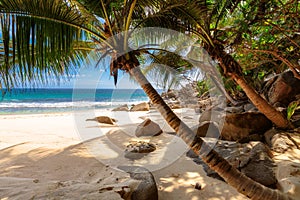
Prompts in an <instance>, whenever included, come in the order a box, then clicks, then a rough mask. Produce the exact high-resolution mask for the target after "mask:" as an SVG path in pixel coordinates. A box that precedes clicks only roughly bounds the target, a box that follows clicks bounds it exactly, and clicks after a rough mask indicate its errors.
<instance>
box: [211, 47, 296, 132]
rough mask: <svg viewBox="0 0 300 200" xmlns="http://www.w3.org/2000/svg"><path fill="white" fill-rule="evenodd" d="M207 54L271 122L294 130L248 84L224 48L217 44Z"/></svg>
mask: <svg viewBox="0 0 300 200" xmlns="http://www.w3.org/2000/svg"><path fill="white" fill-rule="evenodd" d="M206 50H207V52H208V53H209V54H210V55H211V56H212V57H213V58H214V59H217V60H218V61H219V65H220V66H221V68H222V70H223V73H224V75H226V76H229V77H230V78H232V79H233V80H234V81H235V82H236V83H237V84H238V85H239V86H241V88H242V89H243V90H244V92H245V93H246V95H247V96H248V98H249V99H250V100H251V102H252V103H253V105H254V106H256V108H257V109H258V110H259V111H260V112H261V113H263V114H264V115H265V116H266V117H267V118H268V119H269V120H271V121H272V122H273V123H274V124H275V125H276V126H277V127H279V128H284V129H286V128H292V125H291V124H290V122H289V121H288V120H287V118H286V117H284V116H283V115H282V114H281V113H280V112H279V111H277V110H276V109H275V108H274V107H273V106H271V105H270V104H269V103H268V102H267V101H266V100H265V99H264V98H262V97H261V96H260V95H259V94H258V93H257V92H256V91H255V89H254V88H252V87H251V86H250V85H248V84H247V82H246V80H245V79H244V78H243V75H242V71H241V70H242V68H241V66H240V65H239V63H237V62H236V61H235V60H234V58H233V57H232V56H231V55H230V54H228V53H226V52H225V51H224V50H223V47H222V46H220V45H218V44H216V45H215V47H211V46H206Z"/></svg>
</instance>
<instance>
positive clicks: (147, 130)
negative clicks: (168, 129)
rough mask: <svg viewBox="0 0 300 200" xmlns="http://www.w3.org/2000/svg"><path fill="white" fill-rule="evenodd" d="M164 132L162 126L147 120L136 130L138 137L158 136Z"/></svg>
mask: <svg viewBox="0 0 300 200" xmlns="http://www.w3.org/2000/svg"><path fill="white" fill-rule="evenodd" d="M162 132H163V131H162V130H161V128H160V126H159V125H158V124H157V123H155V122H153V121H151V119H149V118H147V119H145V120H144V121H143V122H142V123H141V124H139V125H138V127H137V128H136V130H135V135H136V136H137V137H142V136H158V135H160V134H161V133H162Z"/></svg>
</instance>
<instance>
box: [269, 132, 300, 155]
mask: <svg viewBox="0 0 300 200" xmlns="http://www.w3.org/2000/svg"><path fill="white" fill-rule="evenodd" d="M295 130H297V129H295ZM299 131H300V129H299ZM264 136H265V141H266V142H267V144H268V145H269V146H270V148H272V150H273V151H275V152H277V153H284V152H285V151H287V150H289V149H293V148H295V149H300V135H299V133H298V132H294V133H292V132H286V131H282V130H276V129H271V130H269V131H267V132H266V133H265V134H264Z"/></svg>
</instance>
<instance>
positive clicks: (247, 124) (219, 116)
mask: <svg viewBox="0 0 300 200" xmlns="http://www.w3.org/2000/svg"><path fill="white" fill-rule="evenodd" d="M205 121H209V122H215V123H216V124H217V126H218V128H219V130H220V132H221V138H222V139H224V140H229V141H237V140H241V139H243V138H245V137H248V136H249V135H251V134H261V133H264V132H265V131H267V130H269V129H270V128H271V127H272V123H271V121H270V120H269V119H268V118H266V117H265V116H264V115H263V114H261V113H258V112H244V113H226V112H225V111H222V110H206V111H205V112H203V114H202V115H201V116H200V118H199V123H200V124H201V123H203V122H205Z"/></svg>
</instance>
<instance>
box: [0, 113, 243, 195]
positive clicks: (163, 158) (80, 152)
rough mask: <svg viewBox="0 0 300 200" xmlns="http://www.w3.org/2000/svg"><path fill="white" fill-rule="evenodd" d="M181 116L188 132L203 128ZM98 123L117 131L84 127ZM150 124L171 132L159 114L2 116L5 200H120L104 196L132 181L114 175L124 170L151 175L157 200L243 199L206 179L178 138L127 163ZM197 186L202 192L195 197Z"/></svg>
mask: <svg viewBox="0 0 300 200" xmlns="http://www.w3.org/2000/svg"><path fill="white" fill-rule="evenodd" d="M178 113H179V116H181V118H182V119H184V121H186V122H187V123H188V124H189V125H193V124H196V122H197V120H198V116H197V115H195V113H194V112H193V111H188V110H187V111H186V112H184V113H182V112H179V111H178ZM95 115H106V116H111V117H113V118H116V119H117V120H118V122H117V125H116V126H114V125H103V124H98V123H96V122H93V121H85V120H86V119H87V118H92V117H94V116H95ZM147 116H148V117H149V116H151V117H150V118H151V119H152V120H154V121H156V122H159V123H160V125H161V127H162V128H163V130H164V131H165V132H171V131H172V130H171V129H170V127H169V126H168V125H167V124H166V123H165V122H164V121H163V120H162V119H161V118H160V116H159V114H158V113H156V112H154V111H150V112H110V111H109V110H104V111H103V110H102V111H96V114H95V113H76V114H72V113H64V114H36V115H5V116H0V199H3V200H4V199H106V200H108V199H121V198H120V195H119V194H118V193H116V192H114V191H106V192H102V193H99V189H101V188H105V187H106V186H107V185H116V184H118V183H120V182H122V180H125V179H126V178H127V177H128V174H126V173H124V172H120V171H117V170H115V169H114V166H117V165H120V164H123V165H124V164H125V165H130V164H134V165H140V166H144V167H147V168H148V169H150V170H152V173H153V175H154V177H155V180H156V183H157V186H158V189H159V199H166V200H169V199H183V200H185V199H186V200H190V199H192V200H196V199H210V200H213V199H224V200H225V199H226V200H228V199H230V200H238V199H245V197H244V196H242V195H240V194H238V193H237V192H236V191H235V189H233V188H231V187H230V186H228V185H227V184H226V183H224V182H222V181H218V180H215V179H212V178H210V177H207V176H206V175H205V172H204V171H203V169H202V167H201V166H199V165H196V164H195V163H194V162H193V161H192V160H191V159H189V158H187V157H186V156H185V150H186V146H185V145H184V144H183V142H181V140H179V139H178V138H177V137H175V136H173V135H170V134H162V135H160V136H158V137H156V138H153V139H151V142H152V143H155V144H156V145H157V147H158V148H157V150H156V151H154V152H152V153H150V154H148V155H147V156H145V157H144V158H142V159H140V160H136V161H130V160H128V159H125V158H124V155H123V153H124V148H125V147H126V144H128V142H129V141H132V140H137V138H135V137H134V130H135V128H136V125H137V124H138V123H140V122H142V121H143V120H142V118H145V117H147ZM143 140H146V141H150V139H149V138H144V139H143ZM82 141H86V142H85V143H84V144H82ZM96 158H97V159H96ZM99 160H100V161H101V162H100V161H99ZM116 178H118V180H116ZM196 183H200V184H201V186H202V189H201V190H196V189H194V185H195V184H196Z"/></svg>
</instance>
